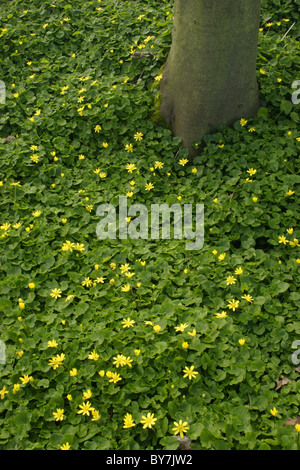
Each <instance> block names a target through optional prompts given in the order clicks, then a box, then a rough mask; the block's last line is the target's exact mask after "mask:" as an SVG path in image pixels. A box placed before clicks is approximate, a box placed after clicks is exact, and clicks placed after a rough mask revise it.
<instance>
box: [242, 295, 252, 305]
mask: <svg viewBox="0 0 300 470" xmlns="http://www.w3.org/2000/svg"><path fill="white" fill-rule="evenodd" d="M242 299H245V300H247V302H250V303H251V302H253V297H251V295H250V294H245V295H243V296H242Z"/></svg>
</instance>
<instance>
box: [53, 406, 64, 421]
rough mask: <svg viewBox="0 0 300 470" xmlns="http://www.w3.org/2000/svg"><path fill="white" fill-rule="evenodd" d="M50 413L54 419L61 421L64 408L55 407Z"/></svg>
mask: <svg viewBox="0 0 300 470" xmlns="http://www.w3.org/2000/svg"><path fill="white" fill-rule="evenodd" d="M52 414H53V417H54V419H55V421H63V419H64V410H63V409H61V408H57V409H56V411H54V412H53V413H52Z"/></svg>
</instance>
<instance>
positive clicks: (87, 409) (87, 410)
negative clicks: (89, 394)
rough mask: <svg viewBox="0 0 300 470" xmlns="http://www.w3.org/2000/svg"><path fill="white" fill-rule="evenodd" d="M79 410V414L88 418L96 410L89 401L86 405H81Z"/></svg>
mask: <svg viewBox="0 0 300 470" xmlns="http://www.w3.org/2000/svg"><path fill="white" fill-rule="evenodd" d="M79 408H80V410H79V411H77V414H82V415H87V416H90V412H92V411H93V410H94V408H92V406H91V404H90V402H89V401H87V402H86V403H85V402H83V403H82V405H79Z"/></svg>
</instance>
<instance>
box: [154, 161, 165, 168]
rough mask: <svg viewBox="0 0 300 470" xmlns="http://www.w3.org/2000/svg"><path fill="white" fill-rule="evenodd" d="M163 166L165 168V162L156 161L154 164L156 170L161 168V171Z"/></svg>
mask: <svg viewBox="0 0 300 470" xmlns="http://www.w3.org/2000/svg"><path fill="white" fill-rule="evenodd" d="M163 166H164V164H163V162H159V161H156V162H155V163H154V168H159V169H161V168H163Z"/></svg>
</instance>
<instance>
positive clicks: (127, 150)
mask: <svg viewBox="0 0 300 470" xmlns="http://www.w3.org/2000/svg"><path fill="white" fill-rule="evenodd" d="M125 150H126V152H131V153H132V152H133V145H132V144H125Z"/></svg>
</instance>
